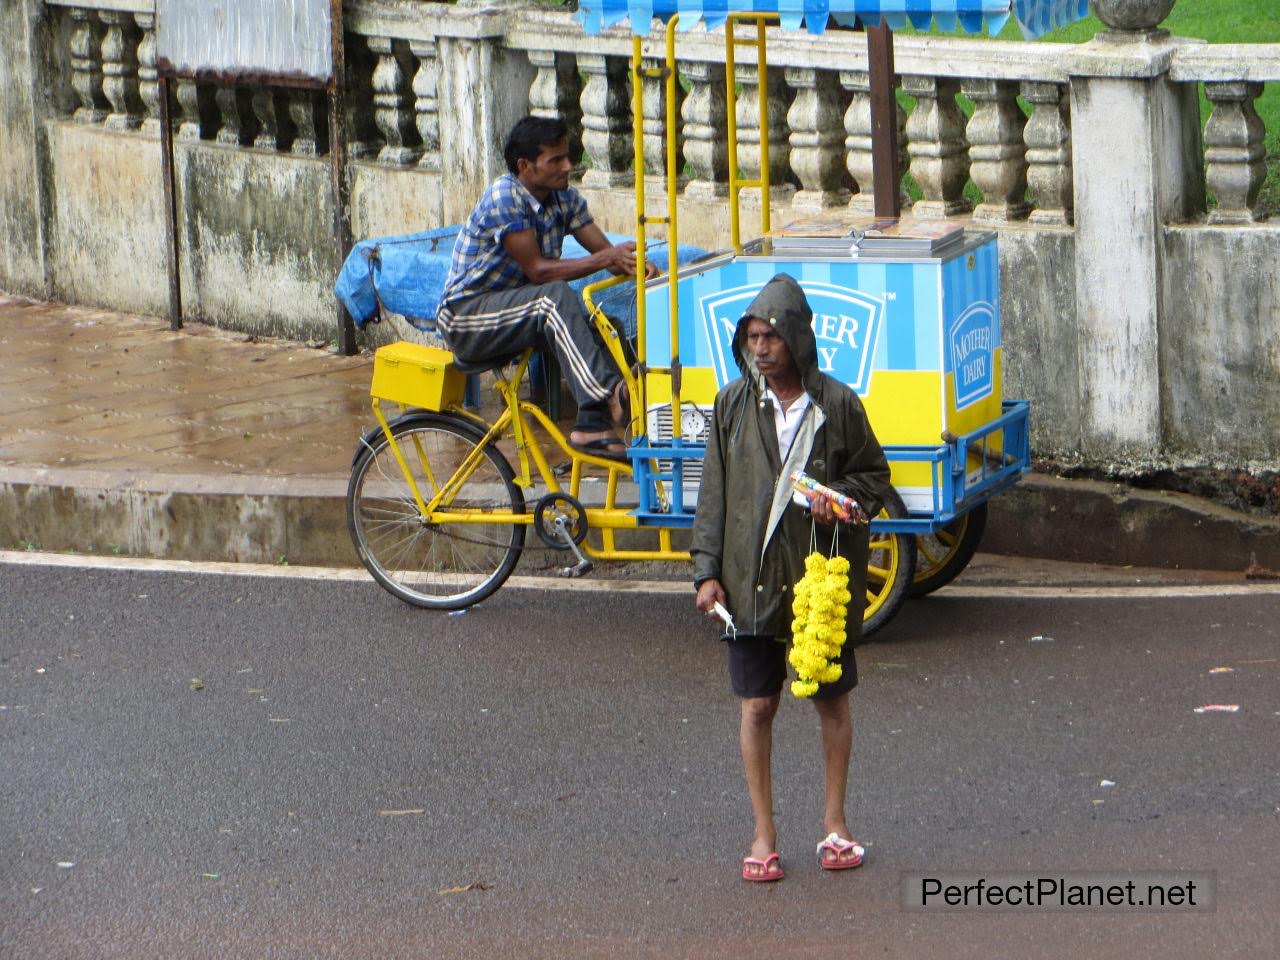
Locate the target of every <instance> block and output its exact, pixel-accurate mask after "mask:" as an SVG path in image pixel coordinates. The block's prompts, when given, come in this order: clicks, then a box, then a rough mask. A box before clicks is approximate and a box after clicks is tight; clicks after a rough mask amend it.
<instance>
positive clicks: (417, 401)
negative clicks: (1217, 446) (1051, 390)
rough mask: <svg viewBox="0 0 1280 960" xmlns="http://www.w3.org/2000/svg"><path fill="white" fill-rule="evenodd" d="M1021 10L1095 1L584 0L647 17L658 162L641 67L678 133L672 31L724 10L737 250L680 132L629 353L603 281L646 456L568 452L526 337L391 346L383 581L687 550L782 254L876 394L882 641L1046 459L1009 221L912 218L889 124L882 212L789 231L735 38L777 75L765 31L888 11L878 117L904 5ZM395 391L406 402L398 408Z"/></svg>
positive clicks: (966, 16)
mask: <svg viewBox="0 0 1280 960" xmlns="http://www.w3.org/2000/svg"><path fill="white" fill-rule="evenodd" d="M891 8H896V10H897V12H895V11H894V10H893V9H891ZM904 8H910V10H911V12H910V13H907V12H902V11H903V10H904ZM1011 12H1012V13H1013V14H1014V15H1016V16H1017V17H1018V19H1019V21H1020V22H1021V23H1022V24H1023V26H1024V29H1026V30H1028V32H1044V31H1045V30H1047V29H1049V28H1051V27H1056V26H1059V25H1061V24H1063V23H1065V22H1069V21H1070V20H1075V19H1079V18H1080V17H1082V16H1084V14H1085V13H1086V12H1087V4H1086V0H918V2H913V3H910V4H903V3H897V2H891V0H581V2H580V12H579V19H580V21H581V22H582V24H583V26H584V29H586V30H587V31H588V32H596V31H599V30H600V29H602V28H605V27H609V26H612V25H614V24H616V23H619V22H621V21H623V20H625V19H629V21H630V24H631V29H632V62H631V70H632V78H633V83H632V87H633V93H634V97H633V118H634V126H635V130H634V135H635V169H636V170H637V171H640V170H643V169H644V155H643V144H644V130H643V119H644V117H643V108H642V99H641V98H642V88H643V83H642V82H641V80H642V79H643V78H654V79H659V80H661V81H662V82H664V83H665V84H666V90H667V96H666V109H667V116H666V123H667V129H668V131H674V130H675V124H676V116H675V104H676V102H677V96H676V90H675V83H676V82H677V68H676V58H675V47H676V36H677V32H678V30H679V29H680V28H681V27H688V26H690V25H691V24H692V23H693V22H697V21H701V22H703V23H705V24H706V26H707V27H708V29H712V28H716V27H719V26H721V25H724V34H725V50H726V56H725V59H726V97H727V100H728V109H727V115H728V130H727V134H728V141H729V149H728V157H729V164H730V170H729V181H730V182H729V205H730V213H731V245H730V248H729V249H728V250H726V251H724V252H722V253H719V254H716V255H713V256H711V257H709V258H707V259H704V260H701V261H699V262H696V263H692V264H685V265H683V266H682V265H680V264H679V263H678V262H677V258H676V249H677V237H678V215H679V214H678V210H677V196H676V189H675V184H676V182H677V176H678V174H679V171H678V170H677V169H676V162H677V156H676V140H675V137H674V136H668V137H667V170H666V176H667V190H666V195H667V213H666V216H665V217H652V216H649V217H646V216H645V211H646V206H645V203H646V198H645V178H644V177H643V176H637V177H636V178H635V194H636V197H635V210H636V226H635V236H636V241H637V260H638V261H639V276H644V264H645V261H646V256H647V250H648V243H650V242H651V241H649V240H647V239H646V229H647V228H650V227H652V226H654V225H655V224H660V225H662V226H665V228H666V231H667V240H668V250H669V262H668V263H667V272H666V274H664V275H662V276H659V277H658V278H655V279H653V280H650V281H648V282H646V283H644V284H640V285H638V289H637V290H636V300H635V315H636V316H635V332H636V338H635V342H634V344H633V350H634V353H633V356H628V355H626V354H625V353H624V349H623V343H622V341H621V337H620V334H619V331H618V328H617V326H616V325H615V324H613V323H611V322H609V321H608V319H607V318H606V317H605V316H604V315H603V313H602V311H600V310H599V309H598V308H596V306H595V299H596V298H597V297H598V296H600V294H601V291H602V290H605V289H607V288H609V287H612V286H615V285H617V284H619V283H622V282H624V279H623V278H612V279H609V280H606V281H603V282H601V283H597V284H593V285H592V286H590V287H588V288H587V290H586V292H585V294H584V300H585V302H586V304H587V307H588V309H589V311H591V312H592V316H593V320H594V322H595V324H596V327H597V329H598V331H599V333H600V335H601V338H602V339H603V341H604V343H605V344H606V346H607V347H608V348H609V350H610V352H611V354H612V355H613V357H614V360H615V362H616V363H617V365H618V367H619V369H620V370H621V371H622V372H623V376H624V379H625V381H626V383H627V387H628V389H629V391H630V394H631V397H632V414H633V419H632V422H631V430H630V435H631V439H630V442H629V444H628V450H627V454H628V462H618V461H615V460H609V459H603V458H599V457H593V456H591V455H589V454H584V453H581V452H578V451H576V450H573V449H571V447H570V446H569V443H568V441H567V439H566V438H565V436H564V434H563V433H562V432H561V431H560V429H559V428H558V427H557V425H556V424H555V423H554V422H553V421H552V420H551V418H550V417H548V416H547V414H546V413H544V412H543V410H542V409H540V408H539V407H538V406H536V405H534V404H533V403H530V402H528V401H525V400H522V399H521V398H520V396H519V393H518V389H519V385H520V383H521V381H522V379H523V378H524V376H525V372H526V369H527V367H528V365H529V361H530V356H531V352H529V351H526V352H525V353H523V354H521V355H518V356H515V357H498V358H495V359H494V360H493V362H491V363H485V364H479V365H468V364H463V363H460V362H458V361H457V360H455V358H454V357H453V356H452V354H450V353H449V352H448V351H445V350H440V349H437V348H433V347H429V346H423V345H420V344H412V343H403V342H402V343H395V344H391V345H388V346H385V347H382V348H381V349H379V350H378V352H377V355H376V358H375V367H374V375H373V383H372V388H371V393H372V397H373V412H374V416H375V418H376V419H377V426H376V427H374V428H373V429H371V430H370V431H369V432H368V433H367V434H366V435H365V436H364V437H363V438H362V440H361V443H360V445H359V447H358V449H357V451H356V455H355V458H354V461H353V466H352V473H351V480H350V484H349V489H348V495H347V512H348V521H349V526H350V530H351V535H352V538H353V540H354V543H355V546H356V550H357V552H358V554H359V556H360V559H361V561H362V562H363V563H364V565H365V566H366V568H367V569H368V570H369V572H370V573H371V574H372V575H373V577H374V578H375V579H376V580H377V581H378V582H379V583H380V584H382V585H383V586H384V587H385V588H386V589H388V590H389V591H390V592H391V593H393V594H394V595H396V596H397V597H399V598H400V599H402V600H405V601H407V602H409V603H411V604H415V605H418V606H422V607H427V608H434V609H441V610H457V609H462V608H465V607H467V606H469V605H472V604H475V603H478V602H480V601H481V600H483V599H485V598H486V597H488V596H489V595H491V594H492V593H493V592H494V591H495V590H497V589H498V588H499V587H500V586H501V585H502V584H503V582H505V581H506V579H507V578H508V577H509V576H510V574H511V572H512V570H513V569H514V568H515V566H516V563H517V561H518V559H519V557H520V555H521V553H522V551H523V550H525V549H526V545H527V544H528V543H529V539H530V537H531V536H533V537H536V538H537V540H539V541H541V543H542V545H543V546H545V547H546V548H551V549H557V550H564V551H567V552H568V553H570V554H572V555H573V557H574V558H575V560H576V562H575V563H574V564H573V565H571V566H567V567H566V571H567V572H569V573H571V574H581V573H584V572H586V571H588V570H590V569H591V566H592V564H593V562H594V561H596V560H624V561H625V560H661V561H682V560H688V559H689V555H688V553H687V552H686V551H685V550H682V549H681V548H680V544H679V542H678V539H677V538H678V537H679V535H680V532H681V531H684V530H687V529H688V528H689V527H691V526H692V523H693V516H694V510H695V507H696V500H697V486H698V478H699V476H700V467H701V460H702V456H703V453H704V450H705V438H706V437H707V436H708V430H709V429H710V417H711V409H712V401H713V399H714V396H715V393H716V391H717V389H718V388H719V387H720V386H722V385H723V384H724V383H725V382H727V380H728V379H731V378H732V377H734V376H736V375H737V371H736V369H734V366H733V362H732V360H731V358H730V351H729V343H728V337H729V336H731V335H732V330H733V327H734V325H735V324H736V321H737V318H738V316H739V315H740V314H741V311H742V308H743V307H744V306H745V305H746V304H747V303H749V302H750V300H751V299H752V298H753V297H754V295H755V294H756V293H757V292H758V291H759V289H760V288H761V287H762V286H763V285H764V283H765V282H766V281H767V280H768V279H769V278H770V277H772V276H773V275H774V274H775V273H777V272H780V271H786V272H788V273H791V274H792V275H793V276H795V277H796V278H797V279H798V280H799V281H800V283H801V286H802V287H803V288H804V289H805V293H806V295H807V296H808V298H809V299H810V302H811V304H812V306H813V307H814V311H815V318H814V329H815V334H816V335H817V337H818V343H819V347H820V350H821V351H823V356H824V363H825V367H826V369H827V370H828V372H831V373H833V374H834V375H835V376H837V378H839V379H842V380H844V381H845V382H846V383H848V384H849V385H850V386H851V387H852V388H853V389H854V390H855V391H856V392H857V393H858V394H859V395H860V397H861V398H862V400H863V403H864V406H865V407H866V409H867V412H868V415H869V416H870V419H871V422H872V425H873V427H874V428H875V430H876V433H877V435H878V436H879V438H880V440H881V443H882V445H883V446H884V449H885V453H886V455H887V457H888V459H889V461H890V465H891V468H892V482H893V485H894V487H895V490H896V492H897V496H896V497H895V498H894V499H893V500H892V502H890V503H889V504H888V505H887V506H886V508H885V510H884V511H882V513H881V514H880V515H879V516H878V517H875V518H873V520H872V523H871V529H872V535H871V554H870V563H869V568H868V580H867V597H866V608H865V612H864V626H863V634H864V636H868V635H870V634H871V633H873V632H874V631H875V630H877V629H878V628H880V627H882V626H883V625H884V624H885V623H887V622H888V621H889V619H891V618H892V617H893V615H894V614H895V613H896V612H897V610H898V609H899V608H900V607H901V605H902V603H903V602H904V601H905V600H906V599H907V598H908V597H909V596H919V595H922V594H924V593H928V592H930V591H932V590H935V589H937V588H939V587H941V586H943V585H944V584H946V583H947V582H949V581H950V580H951V579H953V578H954V577H955V576H957V575H958V574H959V573H960V572H961V570H962V569H963V568H964V566H965V565H966V564H967V563H968V561H969V559H970V558H971V557H972V556H973V552H974V550H975V549H976V547H977V545H978V541H979V539H980V537H981V535H982V529H983V525H984V522H985V516H986V504H987V501H988V499H989V498H990V497H992V496H993V495H995V494H997V493H999V492H1001V491H1003V490H1005V489H1007V488H1008V487H1010V486H1012V485H1013V484H1014V483H1016V482H1017V480H1018V478H1019V476H1020V475H1021V474H1022V473H1023V472H1025V471H1026V470H1028V469H1029V463H1030V451H1029V443H1028V415H1029V405H1028V403H1027V402H1025V401H1021V400H1004V399H1003V397H1002V383H1001V361H1002V355H1001V344H1000V322H999V318H1000V301H999V288H998V279H999V278H998V274H999V271H998V263H997V256H996V237H995V234H994V233H992V232H989V231H982V230H975V229H972V228H967V229H964V228H958V227H956V226H955V222H954V221H940V222H939V223H941V224H942V226H938V224H937V223H935V224H933V225H930V224H913V225H911V229H908V230H902V229H899V228H900V226H901V225H902V224H903V223H905V221H897V220H896V218H897V214H898V210H897V204H898V190H897V185H898V172H897V169H896V164H897V147H896V144H894V143H892V141H890V142H889V144H888V145H887V146H888V149H886V148H885V147H886V144H885V143H883V142H879V143H877V144H876V147H875V149H874V153H875V160H876V164H877V170H876V184H877V189H876V190H875V200H876V211H875V212H876V215H877V216H878V218H879V219H877V220H876V221H875V222H873V223H871V224H867V223H865V222H862V221H860V220H858V219H857V218H853V219H850V218H848V217H844V216H843V215H842V214H840V213H839V212H838V211H832V212H831V215H824V216H822V217H819V218H816V219H810V220H808V221H801V222H799V223H797V224H793V225H788V226H786V227H783V228H780V229H777V230H775V229H773V228H772V224H771V218H770V182H769V163H768V150H769V140H768V130H767V126H768V125H767V124H764V123H761V124H759V127H760V129H759V133H758V140H759V148H760V162H759V165H758V168H757V169H758V170H759V171H760V173H759V176H758V177H756V178H755V179H752V180H745V179H743V178H742V177H741V176H740V171H739V168H738V163H737V144H738V134H737V118H736V110H735V97H736V89H735V76H736V75H735V68H734V64H735V56H736V53H737V48H739V47H743V46H747V47H750V48H751V49H753V50H754V54H755V57H756V64H757V69H758V71H759V72H758V76H760V77H763V76H764V75H765V70H766V66H767V43H768V35H769V30H768V29H767V26H768V25H776V26H777V28H779V29H784V30H785V29H799V28H801V27H802V26H807V27H808V29H809V30H810V31H812V32H821V31H822V30H823V29H825V27H826V25H827V22H828V21H827V18H828V16H832V17H834V18H835V19H836V20H837V21H838V22H842V23H845V24H848V25H853V23H854V22H855V18H856V19H857V20H859V21H861V23H863V24H864V25H874V24H876V23H877V22H879V23H880V26H879V27H875V28H874V29H868V37H869V50H870V67H871V76H872V83H873V88H874V87H875V86H876V84H877V83H878V84H880V87H881V91H880V92H881V93H882V94H884V93H886V92H887V96H881V97H880V98H879V100H877V97H876V95H875V94H876V91H875V89H873V97H872V103H873V119H874V118H875V112H874V111H875V110H876V105H877V103H879V105H880V106H879V110H880V111H881V113H880V117H879V119H880V120H883V119H884V115H885V113H884V111H886V110H887V104H888V103H889V102H891V101H888V97H891V96H892V94H891V91H890V90H889V87H890V84H891V74H892V54H891V51H892V47H891V43H892V40H891V33H890V28H891V27H892V28H898V27H899V26H900V25H901V24H902V23H904V22H906V21H908V20H910V21H911V22H912V23H914V24H915V25H916V26H919V27H927V26H928V25H929V23H930V22H931V21H933V20H934V19H935V18H936V19H937V20H939V21H941V22H942V23H943V25H944V26H948V25H950V24H952V23H955V22H957V21H958V22H959V23H960V24H962V25H963V26H964V27H965V28H966V29H969V30H971V31H973V30H977V29H980V28H981V27H982V26H983V25H984V23H986V24H988V25H992V26H995V25H997V24H999V23H1003V21H1004V19H1005V18H1006V17H1007V16H1008V15H1009V14H1010V13H1011ZM655 17H656V18H657V19H658V20H659V21H660V22H661V25H662V30H663V39H664V47H665V63H664V64H663V65H662V66H661V67H659V68H657V70H656V71H655V70H654V69H653V68H651V67H648V66H646V64H645V58H644V57H642V52H643V51H642V42H643V40H644V38H645V36H646V35H647V34H648V33H649V28H650V26H651V24H652V18H655ZM882 18H883V19H882ZM744 26H745V27H746V28H747V29H746V30H741V29H739V28H740V27H744ZM886 45H887V49H888V51H889V52H888V55H887V56H888V64H887V69H886V64H885V62H884V58H885V56H886V54H885V49H886ZM758 88H759V98H760V100H759V113H758V116H760V117H766V116H768V104H767V102H766V97H767V85H766V84H764V83H760V84H758ZM874 125H875V127H876V130H877V136H880V137H884V136H892V134H885V133H884V131H885V129H886V128H891V127H892V125H891V124H888V123H884V122H879V123H875V124H874ZM892 133H893V134H896V129H895V130H893V131H892ZM886 167H887V170H886V169H885V168H886ZM881 184H890V185H892V189H881V188H880V186H881ZM744 189H757V190H759V191H760V196H761V198H762V203H761V212H760V221H761V222H760V226H761V230H760V236H759V237H758V238H757V239H754V240H750V241H747V242H743V240H742V238H741V235H740V234H741V227H740V198H741V193H742V191H743V190H744ZM895 232H897V233H898V234H899V235H898V236H894V234H895ZM869 241H871V242H869ZM633 358H634V361H635V362H634V363H633V362H632V359H633ZM512 365H514V371H510V370H508V367H510V366H512ZM487 371H492V372H493V375H494V378H495V387H496V390H497V393H498V395H499V397H500V400H501V412H500V414H499V415H498V416H497V417H496V419H494V420H492V421H490V420H487V419H485V418H483V417H481V416H479V415H477V414H476V413H474V412H473V411H471V410H469V409H467V408H466V407H465V406H464V405H463V403H462V399H463V386H464V379H465V375H467V374H474V373H479V372H487ZM387 404H389V405H398V406H399V408H400V412H399V413H398V414H395V415H393V416H391V417H388V415H387V411H386V410H385V409H384V405H387ZM549 450H550V451H551V453H549V452H548V451H549ZM553 459H554V460H555V461H556V462H557V463H559V462H560V461H561V460H563V461H566V462H567V469H565V468H560V469H557V467H556V466H553ZM513 461H514V464H515V465H514V466H513ZM601 472H603V474H604V477H603V482H601V478H600V476H599V474H600V473H601ZM588 477H590V478H591V480H590V481H588Z"/></svg>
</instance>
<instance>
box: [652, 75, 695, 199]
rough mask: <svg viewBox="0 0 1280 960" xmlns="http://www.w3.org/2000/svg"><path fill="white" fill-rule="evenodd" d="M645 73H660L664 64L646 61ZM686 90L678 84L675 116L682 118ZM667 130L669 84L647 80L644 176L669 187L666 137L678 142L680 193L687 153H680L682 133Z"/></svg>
mask: <svg viewBox="0 0 1280 960" xmlns="http://www.w3.org/2000/svg"><path fill="white" fill-rule="evenodd" d="M642 64H643V67H644V69H645V70H646V71H650V70H661V69H662V68H663V67H665V66H666V61H665V60H653V59H648V58H646V59H644V60H643V61H642ZM684 101H685V94H684V88H683V87H681V86H680V84H678V83H677V84H676V116H680V111H681V108H682V107H683V106H684ZM678 127H679V125H678V124H677V129H676V130H671V131H668V130H667V83H666V81H665V80H663V79H662V78H661V77H648V76H647V77H645V78H644V172H645V175H646V176H648V177H651V178H654V180H655V181H656V182H657V183H659V184H665V183H666V175H667V137H668V136H674V137H675V138H676V177H677V189H678V188H679V185H680V183H681V182H682V181H681V180H680V179H679V178H680V171H681V170H682V169H684V152H683V151H682V150H681V144H680V142H679V141H680V131H679V129H678Z"/></svg>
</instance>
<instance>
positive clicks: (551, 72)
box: [529, 50, 586, 180]
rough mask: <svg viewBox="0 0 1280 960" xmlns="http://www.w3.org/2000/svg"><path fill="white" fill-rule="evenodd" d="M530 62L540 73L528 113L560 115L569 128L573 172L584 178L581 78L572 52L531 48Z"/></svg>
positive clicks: (535, 76) (577, 178)
mask: <svg viewBox="0 0 1280 960" xmlns="http://www.w3.org/2000/svg"><path fill="white" fill-rule="evenodd" d="M529 62H530V63H531V64H533V67H534V69H535V70H536V71H537V73H536V74H535V75H534V78H533V83H532V84H531V85H530V87H529V113H531V114H532V115H533V116H535V117H559V118H560V119H561V120H563V121H564V122H565V125H566V126H567V127H568V128H569V156H570V157H571V158H572V159H573V161H574V163H575V167H574V170H573V172H572V173H571V174H570V176H572V177H573V179H575V180H580V179H582V174H583V171H584V170H585V169H586V168H585V167H584V166H583V165H582V80H581V78H580V77H579V76H578V67H577V64H576V62H575V60H574V57H573V55H572V54H568V53H557V52H556V51H554V50H530V51H529Z"/></svg>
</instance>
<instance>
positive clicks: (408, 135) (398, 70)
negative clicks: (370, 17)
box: [369, 37, 422, 167]
mask: <svg viewBox="0 0 1280 960" xmlns="http://www.w3.org/2000/svg"><path fill="white" fill-rule="evenodd" d="M369 49H370V50H371V51H372V52H373V53H374V54H376V55H377V57H378V65H377V66H376V67H375V68H374V71H373V106H374V111H373V119H374V122H375V123H377V125H378V129H379V130H380V131H382V138H383V140H384V141H385V143H384V144H383V147H382V149H381V150H380V151H378V162H379V163H383V164H386V165H388V166H393V167H402V166H407V165H408V164H411V163H417V162H418V160H419V158H421V156H422V146H421V143H420V138H419V136H418V127H417V124H416V122H415V111H414V104H413V99H414V98H413V95H412V91H411V89H410V87H409V80H408V78H409V76H410V75H411V74H413V73H415V72H416V71H414V70H412V69H405V64H404V63H403V62H402V58H403V57H404V56H405V51H404V50H403V49H402V48H401V44H400V43H399V42H397V41H395V40H393V39H392V38H391V37H369Z"/></svg>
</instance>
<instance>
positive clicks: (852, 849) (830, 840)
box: [818, 832, 867, 870]
mask: <svg viewBox="0 0 1280 960" xmlns="http://www.w3.org/2000/svg"><path fill="white" fill-rule="evenodd" d="M866 852H867V851H866V849H865V848H864V847H863V846H862V844H860V843H858V842H857V841H856V840H845V839H844V838H843V837H841V836H840V834H838V833H834V832H832V833H829V834H827V835H826V837H825V838H824V839H823V840H822V842H820V843H819V844H818V863H819V864H820V865H821V866H822V869H823V870H852V869H853V868H854V867H860V866H862V858H863V856H864V855H865V854H866ZM828 853H831V854H832V856H830V857H828V856H827V854H828Z"/></svg>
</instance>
